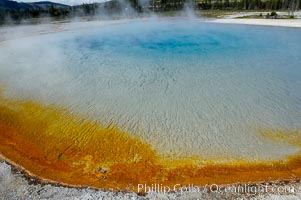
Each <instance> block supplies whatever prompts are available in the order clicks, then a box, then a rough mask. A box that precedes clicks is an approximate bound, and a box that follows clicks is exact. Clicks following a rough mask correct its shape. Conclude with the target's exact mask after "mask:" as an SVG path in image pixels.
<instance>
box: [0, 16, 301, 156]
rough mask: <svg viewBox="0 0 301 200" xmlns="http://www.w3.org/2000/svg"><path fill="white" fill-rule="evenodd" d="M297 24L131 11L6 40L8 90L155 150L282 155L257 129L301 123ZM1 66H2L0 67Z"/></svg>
mask: <svg viewBox="0 0 301 200" xmlns="http://www.w3.org/2000/svg"><path fill="white" fill-rule="evenodd" d="M300 35H301V30H300V29H293V28H277V27H258V26H245V25H223V24H213V23H203V22H200V21H197V20H179V19H160V20H133V21H128V22H125V23H120V24H112V25H106V26H104V25H103V26H102V25H100V26H99V27H96V28H95V26H93V27H91V28H90V29H86V30H80V31H68V32H64V33H56V34H48V35H44V36H36V37H32V38H27V39H20V40H15V41H11V42H7V43H6V44H5V45H4V46H2V47H1V48H0V58H1V59H0V66H1V68H0V72H1V73H0V78H1V82H3V83H5V85H7V87H8V90H7V95H8V96H21V97H23V98H32V99H35V100H36V99H38V100H40V101H42V102H47V103H51V104H53V103H55V104H58V105H62V106H65V107H68V108H70V109H71V110H73V111H75V112H79V113H84V114H87V115H89V116H91V117H92V118H94V119H95V120H99V121H100V122H101V123H102V124H104V125H109V124H111V123H113V124H115V125H117V126H118V127H119V128H121V129H122V130H124V131H127V132H129V133H131V134H132V135H134V136H138V137H141V138H142V139H144V140H146V141H147V142H149V143H150V144H151V145H152V147H154V148H155V149H157V150H158V151H159V152H160V153H164V154H172V155H198V156H202V157H204V158H206V157H208V158H212V157H213V158H233V157H234V158H250V159H259V158H260V159H270V158H280V157H283V156H285V155H287V154H291V153H294V152H296V151H298V149H296V148H295V147H292V146H288V145H285V144H275V143H273V142H271V141H268V140H266V139H264V138H261V137H260V136H259V135H258V129H264V128H268V129H274V128H279V129H289V130H291V129H295V128H301V38H300ZM3 66H5V67H3Z"/></svg>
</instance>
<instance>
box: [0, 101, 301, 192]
mask: <svg viewBox="0 0 301 200" xmlns="http://www.w3.org/2000/svg"><path fill="white" fill-rule="evenodd" d="M263 135H264V136H266V137H269V138H271V139H273V140H275V141H278V142H288V143H290V144H293V145H297V146H300V143H301V142H300V141H301V133H300V131H295V132H294V131H293V132H281V131H269V130H267V131H263ZM284 135H285V136H286V137H283V136H284ZM300 147H301V146H300ZM0 153H1V155H2V156H3V157H4V158H6V159H7V160H8V161H11V162H13V163H14V164H16V165H17V166H19V167H22V168H23V169H25V170H26V171H27V172H28V173H29V174H31V175H33V176H36V177H38V178H40V179H44V180H47V181H52V182H56V183H61V184H66V185H71V186H90V187H95V188H101V189H109V188H114V189H121V190H128V189H133V190H137V187H134V188H132V187H130V188H129V185H132V186H135V185H137V184H149V185H151V184H158V183H160V184H163V185H165V186H170V187H171V188H172V187H173V185H174V184H182V185H187V184H194V185H206V184H212V183H215V184H234V183H258V182H267V181H275V180H295V179H300V178H301V156H300V154H299V155H294V156H291V157H288V158H287V159H286V161H283V162H281V161H273V162H267V161H263V162H255V161H254V162H248V161H232V162H229V163H222V164H221V163H220V164H214V163H213V162H207V163H204V162H201V159H199V160H198V159H197V158H186V159H184V160H176V159H174V160H170V159H164V158H163V156H162V155H158V154H157V153H156V151H155V150H153V149H152V148H151V147H150V145H148V144H146V143H145V142H143V141H141V140H139V139H137V138H134V137H131V136H129V135H128V134H126V133H123V132H121V131H120V130H118V129H117V128H116V127H114V126H110V127H103V126H101V125H100V124H99V123H97V122H93V121H89V120H85V119H84V118H83V117H80V116H78V115H74V114H72V113H70V112H68V111H67V110H64V109H61V108H58V107H54V106H43V105H41V104H38V103H35V102H31V101H20V100H11V99H6V98H4V97H3V96H1V95H0ZM195 160H198V161H195Z"/></svg>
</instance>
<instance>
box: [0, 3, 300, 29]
mask: <svg viewBox="0 0 301 200" xmlns="http://www.w3.org/2000/svg"><path fill="white" fill-rule="evenodd" d="M0 1H3V0H0ZM4 1H6V2H13V1H8V0H4ZM300 2H301V0H112V1H108V2H104V3H93V4H82V5H78V6H66V5H65V6H56V4H54V3H53V4H51V2H48V3H50V4H49V5H48V6H44V7H29V8H10V9H6V8H3V7H1V2H0V24H3V23H7V22H10V23H20V22H22V21H23V20H26V19H32V18H41V17H55V18H68V17H81V16H107V17H110V16H112V15H137V14H139V13H149V12H168V11H180V10H183V9H184V8H186V7H188V8H189V9H194V10H210V9H211V10H290V11H291V13H293V11H295V10H299V9H300V8H301V3H300ZM14 3H17V2H14ZM17 4H18V3H17ZM23 4H25V3H23Z"/></svg>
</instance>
